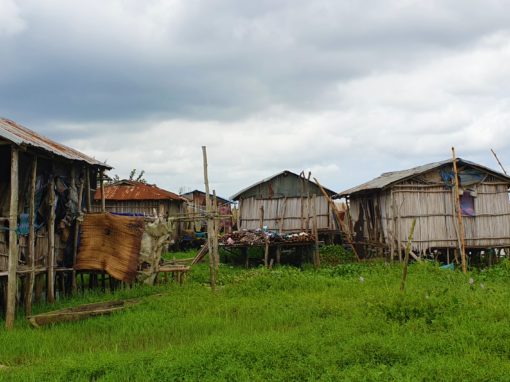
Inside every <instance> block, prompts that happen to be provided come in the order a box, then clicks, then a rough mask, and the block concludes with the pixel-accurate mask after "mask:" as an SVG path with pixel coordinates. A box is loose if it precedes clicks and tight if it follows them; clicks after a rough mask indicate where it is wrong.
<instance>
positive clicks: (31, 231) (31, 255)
mask: <svg viewBox="0 0 510 382" xmlns="http://www.w3.org/2000/svg"><path fill="white" fill-rule="evenodd" d="M36 179H37V156H34V158H33V159H32V168H31V171H30V189H29V192H28V194H29V195H28V197H29V201H28V206H29V207H28V266H29V267H30V273H29V274H28V277H27V278H28V282H27V286H26V295H25V315H27V316H30V315H31V314H32V300H33V295H34V294H33V293H34V282H35V184H36Z"/></svg>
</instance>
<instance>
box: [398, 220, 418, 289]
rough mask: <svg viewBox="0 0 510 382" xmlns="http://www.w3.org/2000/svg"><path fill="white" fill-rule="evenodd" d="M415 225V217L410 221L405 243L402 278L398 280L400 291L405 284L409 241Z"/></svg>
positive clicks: (410, 241)
mask: <svg viewBox="0 0 510 382" xmlns="http://www.w3.org/2000/svg"><path fill="white" fill-rule="evenodd" d="M415 226H416V218H414V219H413V221H412V223H411V230H410V231H409V236H408V238H407V245H406V252H405V255H404V265H403V267H402V280H401V281H400V291H401V292H403V291H404V288H405V285H406V279H407V265H408V264H409V254H410V253H411V243H412V241H413V235H414V227H415Z"/></svg>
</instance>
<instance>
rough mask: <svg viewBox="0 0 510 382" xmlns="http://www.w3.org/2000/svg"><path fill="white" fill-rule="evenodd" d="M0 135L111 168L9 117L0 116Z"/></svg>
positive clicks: (62, 155)
mask: <svg viewBox="0 0 510 382" xmlns="http://www.w3.org/2000/svg"><path fill="white" fill-rule="evenodd" d="M0 137H1V138H4V139H5V140H7V141H10V142H12V143H14V144H15V145H18V146H23V145H26V146H32V147H37V148H39V149H42V150H45V151H48V152H51V153H53V154H55V155H58V156H61V157H64V158H66V159H71V160H77V161H83V162H86V163H88V164H91V165H95V166H99V167H103V168H107V169H111V168H112V167H110V166H109V165H107V164H105V163H103V162H100V161H98V160H96V159H94V158H91V157H89V156H88V155H85V154H83V153H81V152H79V151H78V150H75V149H72V148H70V147H67V146H65V145H63V144H61V143H57V142H55V141H52V140H51V139H49V138H46V137H44V136H42V135H40V134H37V133H36V132H35V131H32V130H29V129H27V128H26V127H24V126H21V125H20V124H18V123H16V122H14V121H11V120H10V119H6V118H0Z"/></svg>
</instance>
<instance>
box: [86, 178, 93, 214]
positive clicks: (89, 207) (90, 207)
mask: <svg viewBox="0 0 510 382" xmlns="http://www.w3.org/2000/svg"><path fill="white" fill-rule="evenodd" d="M85 176H86V180H87V212H88V213H91V212H92V199H91V195H90V188H91V187H90V170H89V169H88V168H86V169H85Z"/></svg>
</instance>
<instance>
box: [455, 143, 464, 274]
mask: <svg viewBox="0 0 510 382" xmlns="http://www.w3.org/2000/svg"><path fill="white" fill-rule="evenodd" d="M452 162H453V174H454V177H455V194H456V195H455V204H456V207H457V219H458V221H459V239H460V247H459V251H460V258H461V262H462V272H463V273H467V264H466V246H465V243H464V224H463V222H462V210H461V207H460V195H459V176H458V171H457V158H456V156H455V148H454V147H452Z"/></svg>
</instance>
